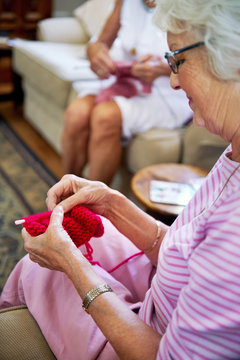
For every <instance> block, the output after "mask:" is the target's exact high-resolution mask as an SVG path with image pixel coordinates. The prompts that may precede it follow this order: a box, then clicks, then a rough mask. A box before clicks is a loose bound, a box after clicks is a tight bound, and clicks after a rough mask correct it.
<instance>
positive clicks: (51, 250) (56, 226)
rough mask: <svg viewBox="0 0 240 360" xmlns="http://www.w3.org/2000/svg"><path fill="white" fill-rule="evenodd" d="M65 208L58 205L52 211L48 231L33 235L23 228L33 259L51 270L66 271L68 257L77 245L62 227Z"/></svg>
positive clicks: (24, 237)
mask: <svg viewBox="0 0 240 360" xmlns="http://www.w3.org/2000/svg"><path fill="white" fill-rule="evenodd" d="M63 216H64V212H63V208H62V207H61V206H56V207H55V208H54V210H53V212H52V215H51V218H50V223H49V225H48V228H47V230H46V232H45V233H44V234H42V235H39V236H36V237H32V236H31V235H29V233H28V232H27V230H26V229H25V228H23V230H22V237H23V240H24V248H25V250H26V251H27V252H28V253H29V257H30V259H31V260H32V261H34V262H36V263H38V264H39V265H40V266H42V267H46V268H48V269H51V270H58V271H63V272H65V271H66V268H67V265H68V263H67V259H68V258H69V256H68V255H69V254H70V253H71V254H72V253H73V252H74V251H75V250H76V249H77V247H76V246H75V245H74V243H73V242H72V240H71V238H70V236H69V235H68V233H67V232H66V231H65V230H64V229H63V227H62V221H63Z"/></svg>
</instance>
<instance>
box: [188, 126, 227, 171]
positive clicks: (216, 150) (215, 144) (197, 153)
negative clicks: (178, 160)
mask: <svg viewBox="0 0 240 360" xmlns="http://www.w3.org/2000/svg"><path fill="white" fill-rule="evenodd" d="M228 145H229V143H228V142H226V141H224V140H223V139H222V138H221V137H220V136H217V135H214V134H212V133H210V132H209V131H208V130H207V129H205V128H200V127H198V126H196V125H194V124H192V125H190V126H189V127H188V128H187V130H186V133H185V136H184V139H183V159H182V162H183V163H184V164H189V165H194V166H198V167H200V168H202V169H205V170H207V171H209V170H210V169H211V168H212V167H213V165H214V164H215V162H216V161H217V159H218V158H219V156H220V155H221V154H222V153H223V151H224V150H225V149H226V147H227V146H228ZM189 149H191V151H189Z"/></svg>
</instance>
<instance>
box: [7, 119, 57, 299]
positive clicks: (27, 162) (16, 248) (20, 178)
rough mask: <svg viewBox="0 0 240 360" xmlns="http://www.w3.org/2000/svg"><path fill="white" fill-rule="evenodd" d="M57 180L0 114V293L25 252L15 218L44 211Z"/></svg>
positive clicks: (19, 228) (19, 227)
mask: <svg viewBox="0 0 240 360" xmlns="http://www.w3.org/2000/svg"><path fill="white" fill-rule="evenodd" d="M56 181H57V179H56V177H54V175H52V174H51V173H50V171H49V170H48V169H47V168H46V167H45V166H44V164H43V163H42V162H41V161H40V160H39V159H38V158H37V156H36V155H35V154H34V153H33V152H32V151H31V150H30V149H29V148H28V147H27V146H26V145H25V144H24V143H23V142H22V141H21V139H20V138H19V137H18V136H17V135H16V134H15V132H14V131H13V129H11V128H10V127H9V125H8V124H7V123H6V122H5V121H4V119H3V118H2V117H1V115H0V293H1V291H2V288H3V286H4V284H5V282H6V279H7V277H8V276H9V274H10V272H11V270H12V269H13V267H14V266H15V264H16V263H17V262H18V260H19V259H20V258H21V257H22V256H23V255H24V254H25V250H24V248H23V241H22V238H21V226H16V225H15V224H14V220H16V219H21V218H22V217H23V216H27V215H30V214H33V213H38V212H43V211H46V204H45V198H46V193H47V191H48V189H49V187H50V186H52V185H53V184H54V183H56Z"/></svg>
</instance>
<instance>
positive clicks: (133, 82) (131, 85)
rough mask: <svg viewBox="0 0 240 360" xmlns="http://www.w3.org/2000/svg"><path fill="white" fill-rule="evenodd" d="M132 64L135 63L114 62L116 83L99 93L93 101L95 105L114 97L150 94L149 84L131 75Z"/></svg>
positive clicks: (150, 86) (134, 62)
mask: <svg viewBox="0 0 240 360" xmlns="http://www.w3.org/2000/svg"><path fill="white" fill-rule="evenodd" d="M134 64H136V61H133V62H127V61H118V62H116V71H115V73H114V74H113V75H115V76H116V81H115V82H114V83H113V84H112V85H111V86H109V87H108V88H106V89H103V90H101V91H100V93H99V94H98V95H97V96H96V99H95V102H96V104H100V103H101V102H103V101H110V100H112V99H113V98H114V96H124V97H126V98H131V97H133V96H137V95H140V94H150V93H151V91H152V85H151V84H148V83H146V82H144V81H142V80H140V79H139V78H137V77H135V76H134V75H132V72H131V68H132V66H133V65H134Z"/></svg>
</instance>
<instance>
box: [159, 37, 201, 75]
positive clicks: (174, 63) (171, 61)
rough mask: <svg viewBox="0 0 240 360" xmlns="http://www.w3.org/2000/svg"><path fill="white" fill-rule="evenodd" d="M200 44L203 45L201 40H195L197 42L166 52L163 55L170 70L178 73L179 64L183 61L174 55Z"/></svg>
mask: <svg viewBox="0 0 240 360" xmlns="http://www.w3.org/2000/svg"><path fill="white" fill-rule="evenodd" d="M201 45H204V42H203V41H200V42H197V43H195V44H192V45H189V46H185V47H184V48H181V49H178V50H175V51H171V52H166V53H165V56H164V57H165V58H166V59H167V62H168V65H169V66H170V68H171V70H172V72H173V73H174V74H178V68H179V65H180V64H181V63H182V62H183V60H177V59H175V57H174V55H177V54H180V53H182V52H184V51H188V50H191V49H194V48H196V47H198V46H201Z"/></svg>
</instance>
